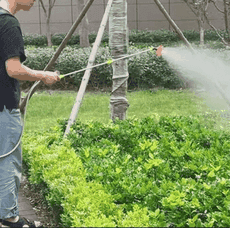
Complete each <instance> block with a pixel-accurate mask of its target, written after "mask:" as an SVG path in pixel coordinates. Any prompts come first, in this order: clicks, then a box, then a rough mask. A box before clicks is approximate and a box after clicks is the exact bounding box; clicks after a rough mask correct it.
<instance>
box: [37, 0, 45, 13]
mask: <svg viewBox="0 0 230 228" xmlns="http://www.w3.org/2000/svg"><path fill="white" fill-rule="evenodd" d="M39 1H40V3H41V5H42V8H43V10H44V12H45V15H46V16H47V12H46V8H45V6H44V3H43V1H42V0H39Z"/></svg>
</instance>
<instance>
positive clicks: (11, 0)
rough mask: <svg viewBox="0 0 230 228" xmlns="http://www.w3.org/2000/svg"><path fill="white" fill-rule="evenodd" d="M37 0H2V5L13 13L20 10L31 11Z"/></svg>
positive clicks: (0, 0)
mask: <svg viewBox="0 0 230 228" xmlns="http://www.w3.org/2000/svg"><path fill="white" fill-rule="evenodd" d="M35 1H36V0H0V6H1V7H3V8H5V9H6V10H8V11H10V12H11V13H12V14H15V13H17V12H18V11H20V10H23V11H29V10H30V9H31V8H32V6H33V5H34V2H35Z"/></svg>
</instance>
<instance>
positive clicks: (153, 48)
mask: <svg viewBox="0 0 230 228" xmlns="http://www.w3.org/2000/svg"><path fill="white" fill-rule="evenodd" d="M155 51H156V55H157V56H158V57H159V56H161V55H162V51H163V46H162V45H160V46H159V47H150V48H149V49H147V50H144V51H141V52H137V53H134V54H131V55H126V56H123V57H121V58H117V59H108V60H107V61H106V62H104V63H100V64H97V65H94V66H92V67H88V68H84V69H81V70H77V71H74V72H71V73H68V74H64V75H60V76H59V77H60V78H61V79H62V78H64V77H66V76H69V75H73V74H76V73H79V72H82V71H86V70H88V69H92V68H96V67H99V66H102V65H106V64H107V65H110V64H112V63H114V62H117V61H119V60H122V59H127V58H130V57H132V56H136V55H140V54H142V53H145V52H154V53H155ZM38 83H40V81H37V82H36V83H34V85H33V86H32V87H31V89H30V90H29V92H28V98H27V100H26V105H25V114H24V118H23V119H24V120H23V127H22V133H21V135H20V138H19V140H18V142H17V144H16V146H15V147H14V148H13V149H12V150H11V151H10V152H8V153H6V154H4V155H1V156H0V158H4V157H7V156H8V155H10V154H12V153H13V152H14V150H15V149H16V148H17V147H18V146H19V144H20V143H21V140H22V136H23V132H24V127H25V119H26V112H27V106H28V103H29V98H30V95H31V93H32V91H33V89H34V88H35V87H36V86H37V84H38Z"/></svg>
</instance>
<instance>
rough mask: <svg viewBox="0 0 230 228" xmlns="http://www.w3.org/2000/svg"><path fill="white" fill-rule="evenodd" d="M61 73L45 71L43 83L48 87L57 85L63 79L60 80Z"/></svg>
mask: <svg viewBox="0 0 230 228" xmlns="http://www.w3.org/2000/svg"><path fill="white" fill-rule="evenodd" d="M59 75H60V74H59V72H58V71H56V72H51V71H44V72H43V76H44V77H43V78H42V81H43V82H44V83H45V84H47V85H52V84H54V83H56V82H57V81H60V80H61V79H60V78H59Z"/></svg>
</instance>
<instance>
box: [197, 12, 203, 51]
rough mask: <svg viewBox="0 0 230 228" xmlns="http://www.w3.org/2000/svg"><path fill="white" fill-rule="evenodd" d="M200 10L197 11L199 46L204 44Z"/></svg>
mask: <svg viewBox="0 0 230 228" xmlns="http://www.w3.org/2000/svg"><path fill="white" fill-rule="evenodd" d="M201 17H202V15H201V12H199V18H198V25H199V31H200V46H201V47H203V46H204V21H203V20H202V18H201Z"/></svg>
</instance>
